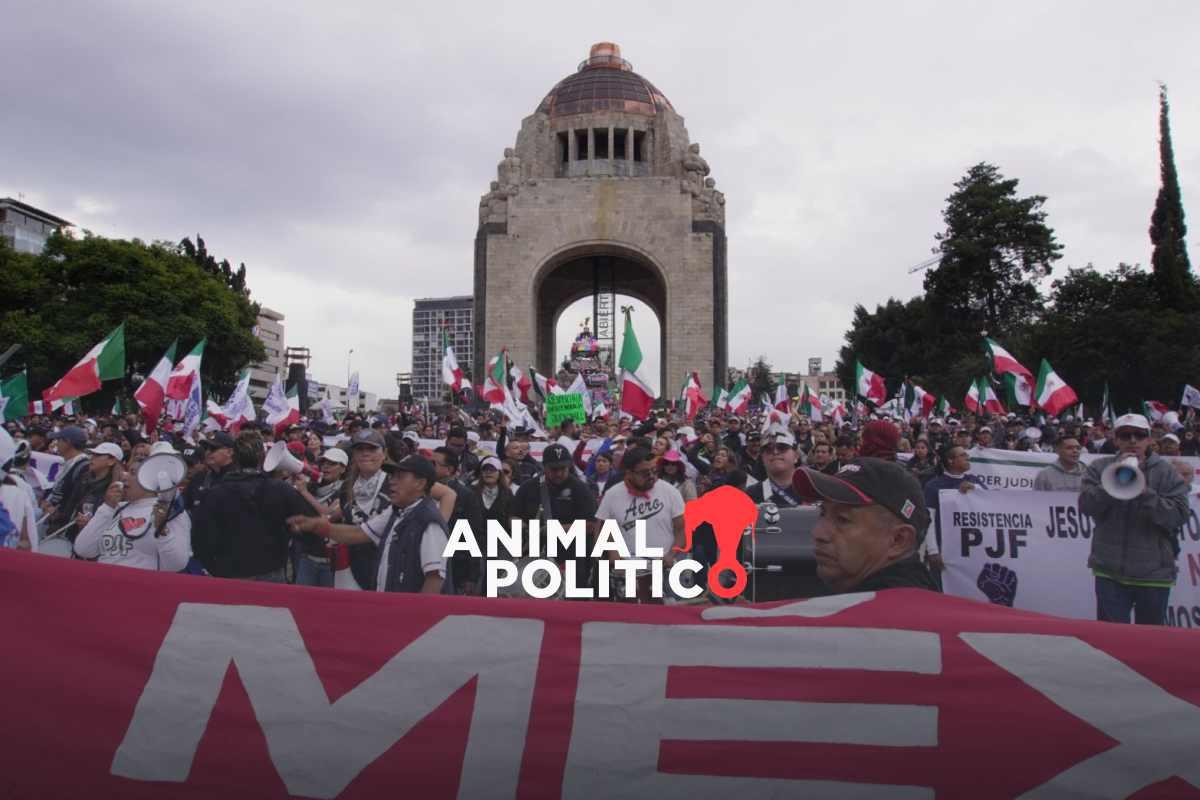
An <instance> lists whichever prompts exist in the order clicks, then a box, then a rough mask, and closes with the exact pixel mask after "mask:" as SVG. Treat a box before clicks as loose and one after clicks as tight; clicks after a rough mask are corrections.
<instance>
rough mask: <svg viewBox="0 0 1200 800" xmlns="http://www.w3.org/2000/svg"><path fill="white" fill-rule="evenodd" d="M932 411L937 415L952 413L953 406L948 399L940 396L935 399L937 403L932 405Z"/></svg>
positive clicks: (942, 415)
mask: <svg viewBox="0 0 1200 800" xmlns="http://www.w3.org/2000/svg"><path fill="white" fill-rule="evenodd" d="M933 413H935V414H937V415H938V416H939V417H944V416H947V415H948V414H952V413H954V406H952V405H950V401H949V400H947V399H946V398H944V397H942V398H940V399H939V400H938V401H937V405H935V406H934V407H933Z"/></svg>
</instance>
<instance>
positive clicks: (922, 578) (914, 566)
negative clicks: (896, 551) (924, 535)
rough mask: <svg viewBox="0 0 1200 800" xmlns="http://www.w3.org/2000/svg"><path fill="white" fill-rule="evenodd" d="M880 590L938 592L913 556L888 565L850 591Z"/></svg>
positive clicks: (923, 568)
mask: <svg viewBox="0 0 1200 800" xmlns="http://www.w3.org/2000/svg"><path fill="white" fill-rule="evenodd" d="M881 589H928V590H929V591H931V592H936V591H938V588H937V584H935V583H934V582H933V577H932V576H930V574H929V570H927V569H926V568H925V565H924V564H922V563H921V561H920V559H918V558H917V557H916V556H915V555H914V556H912V557H910V558H906V559H904V560H903V561H897V562H896V563H894V564H889V565H888V566H886V567H884V568H883V569H881V570H879V571H878V572H876V573H874V574H873V575H868V576H867V579H866V580H865V581H863V582H862V583H860V584H859V585H858V586H855V587H854V588H853V589H850V590H849V591H851V592H878V591H880V590H881Z"/></svg>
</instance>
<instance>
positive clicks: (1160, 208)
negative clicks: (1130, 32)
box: [1150, 83, 1197, 311]
mask: <svg viewBox="0 0 1200 800" xmlns="http://www.w3.org/2000/svg"><path fill="white" fill-rule="evenodd" d="M1158 108H1159V110H1158V130H1159V141H1158V158H1159V169H1160V172H1161V175H1162V184H1161V186H1159V189H1158V198H1157V199H1156V200H1155V201H1154V213H1153V214H1152V215H1151V216H1150V241H1151V242H1152V243H1153V244H1154V255H1153V256H1152V257H1151V264H1152V265H1153V267H1154V286H1155V289H1156V290H1157V292H1158V297H1159V301H1160V302H1161V303H1162V304H1163V305H1164V306H1166V307H1168V308H1173V309H1177V310H1179V311H1187V310H1191V309H1194V308H1195V307H1196V305H1197V302H1196V301H1197V298H1196V289H1195V283H1194V281H1193V279H1192V275H1191V264H1190V263H1189V262H1188V254H1187V244H1186V242H1185V240H1184V239H1185V237H1186V236H1187V224H1186V223H1185V222H1184V220H1183V199H1182V198H1181V196H1180V193H1179V175H1178V173H1176V171H1175V150H1174V148H1173V147H1172V146H1171V123H1170V120H1169V119H1168V112H1169V106H1168V105H1167V86H1166V84H1161V83H1160V84H1159V89H1158Z"/></svg>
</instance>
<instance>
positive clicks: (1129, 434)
mask: <svg viewBox="0 0 1200 800" xmlns="http://www.w3.org/2000/svg"><path fill="white" fill-rule="evenodd" d="M1148 438H1150V434H1148V433H1146V432H1145V431H1121V432H1119V433H1118V434H1117V441H1120V442H1132V441H1135V440H1136V441H1139V442H1140V441H1141V440H1142V439H1148Z"/></svg>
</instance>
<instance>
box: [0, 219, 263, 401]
mask: <svg viewBox="0 0 1200 800" xmlns="http://www.w3.org/2000/svg"><path fill="white" fill-rule="evenodd" d="M218 271H220V270H219V268H218ZM0 274H3V275H4V276H5V283H6V286H5V291H3V292H0V344H3V345H4V346H7V344H9V343H14V342H16V343H20V344H22V345H24V347H23V349H22V351H21V353H20V355H19V356H18V359H20V358H23V360H24V362H25V364H26V365H27V366H28V369H29V386H30V390H31V393H33V394H38V393H40V392H41V390H42V389H44V388H46V387H48V386H49V385H50V384H52V383H53V382H54V381H56V380H58V379H59V378H60V377H62V375H63V374H64V373H65V372H66V371H67V370H68V369H69V368H70V367H71V366H73V365H74V364H75V363H76V362H77V361H78V360H79V358H80V356H82V355H83V354H84V353H86V352H87V350H88V348H90V347H91V346H92V345H94V344H95V343H96V342H98V341H100V339H101V338H103V337H104V336H105V335H106V334H107V333H108V332H109V331H111V330H112V329H113V328H115V327H116V326H117V325H118V324H120V322H121V321H122V320H124V321H125V322H126V325H125V336H126V343H125V352H126V367H127V375H128V376H132V375H133V374H134V373H139V372H140V373H141V374H143V375H145V374H147V373H148V372H149V371H150V370H151V369H153V367H154V365H155V363H156V362H157V360H158V359H159V358H161V357H162V354H163V351H164V350H166V348H167V346H168V345H170V343H171V342H172V341H173V340H175V339H176V338H178V339H179V343H180V348H181V349H180V353H185V352H187V350H188V349H189V348H190V347H191V346H192V345H193V344H195V343H196V342H197V341H198V340H199V339H201V338H203V337H206V336H207V337H208V345H207V347H206V349H205V353H204V364H203V368H202V378H203V379H204V381H205V386H206V391H208V390H211V391H213V392H214V393H216V394H224V393H227V392H229V391H230V390H232V388H233V385H234V384H235V383H236V380H237V376H238V372H239V371H240V370H241V369H242V368H243V367H245V366H246V364H247V363H250V362H254V361H261V360H262V359H263V358H264V357H265V352H264V350H263V346H262V343H261V342H260V341H259V340H258V338H257V337H256V336H255V335H254V333H253V328H254V325H255V323H256V321H257V317H258V306H257V305H256V304H253V303H251V302H250V300H249V298H248V296H247V295H248V293H247V292H245V291H236V290H234V289H232V288H231V287H230V285H229V283H228V282H227V281H226V280H224V278H223V277H222V276H220V275H217V274H213V273H212V272H210V271H208V270H205V269H203V268H202V267H201V266H199V265H197V264H196V263H195V261H194V260H193V259H191V258H189V257H188V256H186V255H185V254H183V253H182V252H181V251H180V248H177V247H176V246H174V245H170V244H163V243H155V244H146V243H144V242H141V241H138V240H136V239H135V240H132V241H123V240H117V239H105V238H102V237H99V236H93V235H91V234H88V233H85V234H84V236H83V237H81V238H75V237H72V236H67V235H63V234H55V235H53V236H51V238H50V239H49V240H48V242H47V244H46V249H45V250H44V252H43V253H42V254H41V255H38V256H33V255H29V254H25V253H17V252H15V251H14V250H13V249H12V248H11V247H8V246H7V245H6V244H4V243H2V242H0ZM235 278H236V276H235ZM134 388H136V386H135V385H134V382H133V381H132V380H131V378H130V377H127V379H126V381H125V385H124V386H123V387H120V389H119V390H118V389H116V387H109V386H106V387H105V390H104V391H103V392H101V393H98V394H97V395H96V396H95V397H94V398H87V399H85V400H84V402H85V403H86V404H87V405H88V406H89V407H96V408H108V407H111V405H112V397H113V394H114V391H116V392H118V393H123V394H125V395H126V396H128V394H129V393H130V392H132V390H133V389H134Z"/></svg>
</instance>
